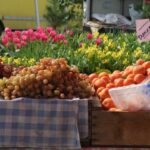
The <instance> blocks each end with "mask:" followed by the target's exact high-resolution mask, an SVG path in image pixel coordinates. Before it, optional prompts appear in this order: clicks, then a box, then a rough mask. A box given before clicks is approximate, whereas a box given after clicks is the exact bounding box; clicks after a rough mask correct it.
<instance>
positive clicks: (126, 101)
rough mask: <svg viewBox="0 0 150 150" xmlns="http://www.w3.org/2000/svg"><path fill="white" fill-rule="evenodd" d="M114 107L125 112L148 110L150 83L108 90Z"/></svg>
mask: <svg viewBox="0 0 150 150" xmlns="http://www.w3.org/2000/svg"><path fill="white" fill-rule="evenodd" d="M109 93H110V95H111V97H112V100H113V102H114V103H115V105H116V107H117V108H119V109H122V110H125V111H139V110H150V82H145V83H141V84H138V85H130V86H124V87H118V88H113V89H110V90H109Z"/></svg>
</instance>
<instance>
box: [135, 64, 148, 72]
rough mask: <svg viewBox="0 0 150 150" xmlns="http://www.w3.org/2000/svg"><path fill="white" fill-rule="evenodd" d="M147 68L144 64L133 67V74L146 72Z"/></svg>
mask: <svg viewBox="0 0 150 150" xmlns="http://www.w3.org/2000/svg"><path fill="white" fill-rule="evenodd" d="M145 73H146V69H145V68H144V67H143V66H142V65H138V66H134V67H133V74H145Z"/></svg>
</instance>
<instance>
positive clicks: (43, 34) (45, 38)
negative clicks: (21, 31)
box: [40, 33, 48, 42]
mask: <svg viewBox="0 0 150 150" xmlns="http://www.w3.org/2000/svg"><path fill="white" fill-rule="evenodd" d="M40 36H41V39H42V41H44V42H46V41H47V40H48V36H47V35H46V34H45V33H41V35H40Z"/></svg>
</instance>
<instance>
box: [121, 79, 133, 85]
mask: <svg viewBox="0 0 150 150" xmlns="http://www.w3.org/2000/svg"><path fill="white" fill-rule="evenodd" d="M131 84H134V80H133V79H131V78H127V79H124V81H123V85H124V86H127V85H131Z"/></svg>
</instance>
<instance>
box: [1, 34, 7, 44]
mask: <svg viewBox="0 0 150 150" xmlns="http://www.w3.org/2000/svg"><path fill="white" fill-rule="evenodd" d="M2 44H3V45H7V44H8V37H7V36H3V37H2Z"/></svg>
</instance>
